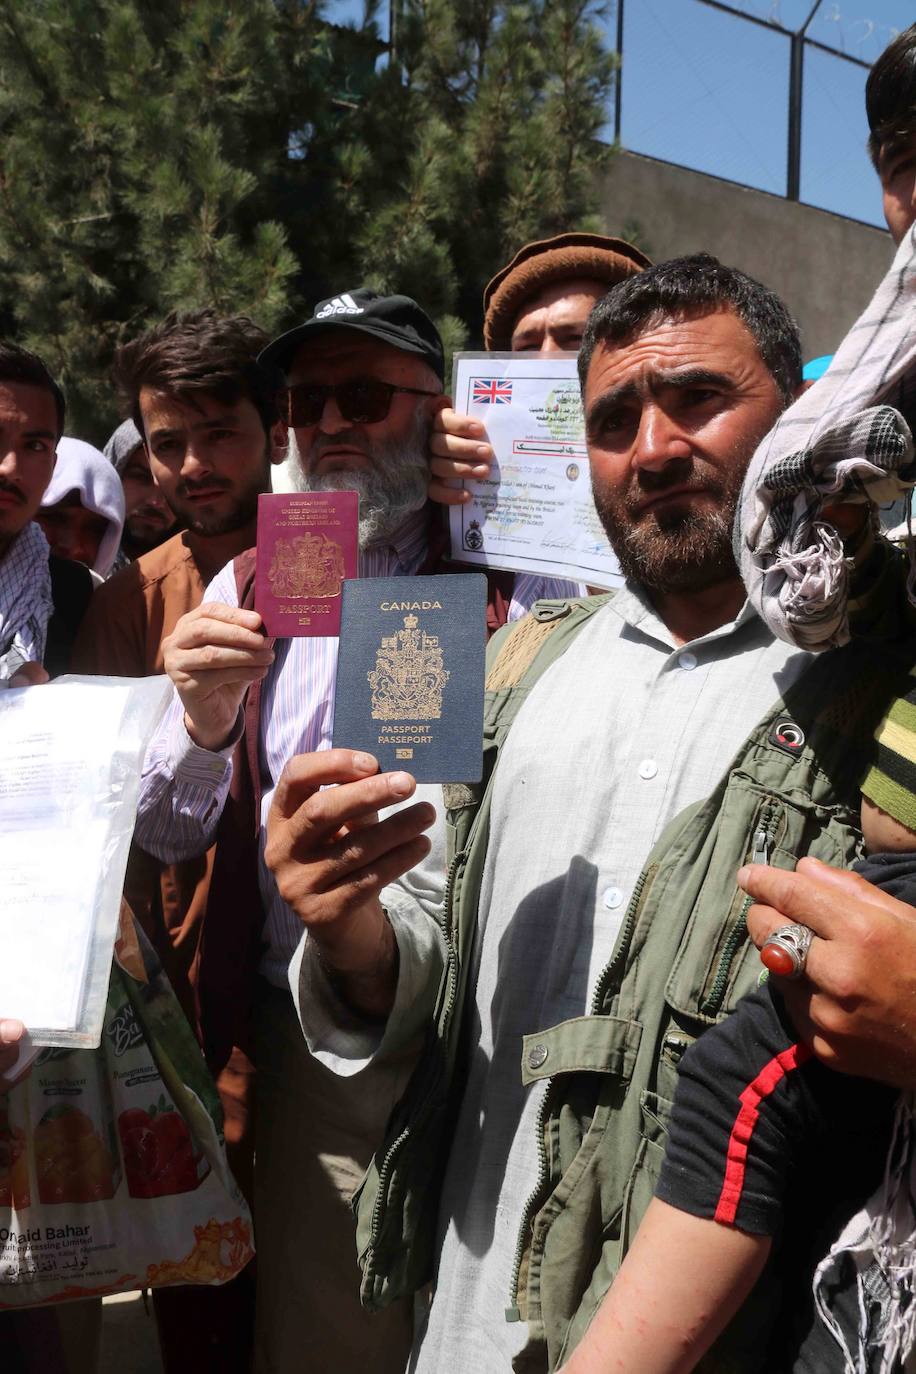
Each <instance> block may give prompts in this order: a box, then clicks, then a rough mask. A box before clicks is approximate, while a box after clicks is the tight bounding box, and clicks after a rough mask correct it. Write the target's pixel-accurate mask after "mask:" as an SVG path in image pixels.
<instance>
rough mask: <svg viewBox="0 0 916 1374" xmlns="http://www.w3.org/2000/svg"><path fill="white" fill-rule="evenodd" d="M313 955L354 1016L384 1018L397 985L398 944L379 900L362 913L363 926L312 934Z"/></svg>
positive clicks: (375, 1019)
mask: <svg viewBox="0 0 916 1374" xmlns="http://www.w3.org/2000/svg"><path fill="white" fill-rule="evenodd" d="M312 941H313V943H314V946H315V955H316V957H317V959H318V962H319V963H320V965H321V967H322V970H323V972H324V974H325V977H326V978H327V980H328V983H329V985H330V987H331V988H332V990H333V992H334V993H335V995H336V996H337V997H338V998H339V999H340V1000H341V1002H343V1004H344V1005H345V1006H346V1007H347V1008H349V1010H350V1011H352V1012H353V1013H354V1014H355V1015H356V1016H361V1017H365V1018H366V1019H367V1020H370V1021H385V1020H387V1018H388V1015H389V1013H390V1011H391V1008H392V1007H393V1006H394V998H395V993H396V992H397V986H398V963H399V959H398V943H397V940H396V939H395V936H394V931H393V930H392V928H391V923H390V921H389V920H388V915H387V912H386V911H385V909H384V907H383V906H382V905H381V903H380V902H376V903H375V904H374V906H373V907H372V908H371V909H370V910H369V911H367V912H366V913H364V914H363V916H362V929H360V931H359V932H358V933H357V937H356V939H354V937H353V932H352V929H351V930H348V931H346V932H340V931H338V930H335V931H334V933H333V935H332V936H331V937H330V938H327V936H325V935H323V934H322V933H321V932H320V930H316V931H314V932H313V933H312Z"/></svg>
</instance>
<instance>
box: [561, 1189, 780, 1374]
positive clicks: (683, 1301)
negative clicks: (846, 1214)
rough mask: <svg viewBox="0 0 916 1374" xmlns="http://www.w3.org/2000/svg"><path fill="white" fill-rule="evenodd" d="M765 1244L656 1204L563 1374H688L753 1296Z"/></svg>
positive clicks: (767, 1242) (766, 1250) (766, 1249)
mask: <svg viewBox="0 0 916 1374" xmlns="http://www.w3.org/2000/svg"><path fill="white" fill-rule="evenodd" d="M770 1245H771V1241H770V1238H769V1237H768V1236H754V1235H749V1234H747V1232H745V1231H738V1230H736V1229H735V1228H734V1227H730V1226H720V1225H719V1223H718V1222H715V1221H710V1220H708V1219H705V1218H701V1217H695V1216H691V1215H690V1213H689V1212H681V1211H679V1210H678V1209H677V1208H676V1207H671V1206H669V1205H668V1203H667V1202H662V1201H661V1200H660V1199H659V1198H653V1200H652V1202H651V1203H650V1204H649V1208H648V1211H647V1212H646V1215H645V1217H644V1218H643V1222H642V1225H641V1226H640V1228H639V1231H638V1232H637V1234H636V1239H635V1240H634V1241H633V1245H632V1247H631V1248H630V1251H629V1253H628V1254H627V1257H626V1259H625V1260H624V1262H623V1264H622V1265H621V1268H620V1272H619V1273H618V1275H617V1278H616V1279H615V1280H614V1285H613V1287H612V1288H611V1290H610V1292H609V1293H608V1295H607V1297H606V1298H605V1299H604V1302H603V1303H602V1304H601V1306H600V1308H599V1309H598V1312H597V1313H596V1315H595V1318H594V1320H593V1321H592V1323H591V1325H590V1327H589V1328H588V1331H587V1332H586V1334H585V1336H584V1337H583V1338H582V1340H581V1342H580V1343H579V1345H578V1346H577V1348H576V1349H575V1351H574V1352H573V1354H572V1356H571V1357H570V1359H569V1360H568V1361H567V1363H566V1364H565V1365H564V1366H563V1370H562V1374H689V1371H690V1370H691V1369H693V1368H694V1366H695V1365H696V1363H697V1361H698V1360H699V1359H700V1358H701V1356H702V1355H703V1354H705V1352H706V1351H707V1350H708V1349H709V1347H710V1345H712V1343H713V1341H714V1340H715V1339H716V1337H717V1336H718V1335H719V1333H720V1331H722V1330H723V1329H724V1328H725V1326H726V1325H727V1324H728V1322H729V1321H730V1320H731V1318H732V1317H733V1316H734V1315H735V1313H736V1312H737V1311H738V1308H739V1307H740V1306H741V1304H742V1303H743V1302H744V1299H745V1298H746V1297H747V1295H748V1294H749V1293H750V1291H751V1289H752V1288H753V1286H754V1284H755V1283H756V1281H757V1278H758V1277H759V1275H760V1271H761V1270H762V1269H763V1266H764V1264H765V1263H766V1259H767V1256H768V1254H769V1252H770Z"/></svg>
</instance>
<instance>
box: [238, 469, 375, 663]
mask: <svg viewBox="0 0 916 1374" xmlns="http://www.w3.org/2000/svg"><path fill="white" fill-rule="evenodd" d="M358 530H359V496H358V495H357V493H356V492H355V491H308V492H305V491H304V492H289V493H287V492H277V493H276V494H270V495H265V496H259V497H258V554H257V564H256V568H255V581H254V605H255V610H256V611H257V612H258V614H259V615H260V617H261V619H262V620H263V621H264V627H265V629H266V630H267V633H268V634H269V635H270V636H271V638H281V639H286V638H291V637H292V636H298V635H338V634H340V600H341V591H342V589H343V583H344V579H345V578H349V577H356V575H357V535H358Z"/></svg>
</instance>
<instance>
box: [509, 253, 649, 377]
mask: <svg viewBox="0 0 916 1374" xmlns="http://www.w3.org/2000/svg"><path fill="white" fill-rule="evenodd" d="M651 266H652V261H651V259H650V258H647V257H646V255H645V253H642V252H640V250H639V249H638V248H634V247H633V244H632V243H627V242H626V240H625V239H612V238H607V237H606V235H604V234H575V233H573V234H557V235H556V237H555V238H552V239H540V240H538V242H536V243H526V244H525V246H524V248H520V249H519V251H518V252H517V253H516V255H515V257H514V258H513V259H512V261H511V262H510V263H509V265H508V266H507V267H503V268H502V270H501V271H499V272H497V273H496V276H495V277H494V278H493V280H492V281H490V282H488V283H487V285H486V286H485V287H484V293H483V309H484V321H483V341H484V347H485V348H486V349H487V350H488V352H491V353H492V352H496V351H503V350H506V349H508V348H510V347H511V346H512V327H513V325H514V324H515V321H516V319H517V318H518V312H519V307H520V306H521V304H522V302H523V301H525V300H527V299H528V298H529V297H530V296H534V295H537V293H538V292H539V291H542V290H543V289H544V287H545V286H550V285H551V284H552V283H553V282H555V281H561V280H562V279H563V278H564V277H592V278H594V279H595V280H596V281H604V282H607V285H608V290H610V288H611V287H612V286H616V285H617V283H618V282H619V281H623V279H624V278H625V277H632V276H633V275H634V274H635V273H636V272H642V271H643V270H644V269H645V268H646V267H651Z"/></svg>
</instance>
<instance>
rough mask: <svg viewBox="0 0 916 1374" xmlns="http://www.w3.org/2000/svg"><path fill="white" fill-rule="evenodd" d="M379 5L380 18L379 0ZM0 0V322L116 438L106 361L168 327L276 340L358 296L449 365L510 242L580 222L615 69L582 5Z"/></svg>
mask: <svg viewBox="0 0 916 1374" xmlns="http://www.w3.org/2000/svg"><path fill="white" fill-rule="evenodd" d="M386 3H387V0H386ZM334 9H335V6H334V4H333V3H322V0H244V3H242V2H241V0H236V2H235V3H233V2H232V0H156V4H155V5H153V4H149V3H144V0H0V326H2V328H3V330H4V332H7V333H9V334H11V335H12V336H14V337H16V338H18V339H20V340H21V341H22V342H24V343H26V344H27V345H28V346H30V347H33V348H35V349H36V351H38V352H39V353H41V354H42V355H43V356H44V357H45V358H46V359H47V361H48V363H49V365H50V366H51V367H52V369H54V370H55V371H56V373H57V374H58V375H59V376H60V377H61V380H62V381H63V383H64V385H65V387H66V389H67V393H68V398H69V401H70V406H71V419H70V424H69V428H70V430H71V432H75V433H79V434H82V435H84V436H86V437H91V438H94V439H96V440H100V439H102V438H103V437H104V436H105V435H106V433H107V432H109V431H110V429H111V428H112V427H113V424H114V421H115V419H116V414H115V402H114V398H113V396H112V394H111V387H110V381H109V368H110V362H111V355H112V352H113V350H114V347H115V346H116V344H117V343H118V342H119V341H120V340H121V339H123V338H127V337H131V336H133V335H134V334H136V333H137V332H138V331H139V330H140V329H142V328H144V327H145V326H147V325H148V324H150V323H152V322H154V321H155V320H157V319H159V318H161V316H162V315H163V314H164V313H165V311H166V310H169V309H171V308H173V307H184V308H189V307H192V306H195V305H201V304H205V303H207V304H209V303H212V304H215V305H216V306H217V307H218V308H220V309H222V310H226V311H233V312H241V311H244V312H247V313H249V314H251V315H253V316H254V317H255V318H256V319H257V320H259V322H260V323H261V324H263V325H264V326H265V327H266V328H267V329H275V328H277V329H278V328H280V327H282V326H283V325H286V324H288V323H290V322H291V321H292V320H294V319H295V318H297V317H298V316H301V314H302V312H303V311H304V310H305V309H306V308H308V306H310V305H311V303H312V302H314V300H315V299H317V298H319V297H321V296H323V295H326V294H329V293H331V292H333V291H339V290H345V289H347V288H350V287H353V286H356V285H362V284H369V285H375V286H378V287H382V288H386V289H391V290H394V289H397V290H400V291H405V292H407V293H408V294H410V295H414V296H416V297H417V298H418V299H419V300H420V302H421V303H422V304H423V305H424V306H425V307H426V308H427V309H428V310H429V311H430V313H431V314H433V315H434V316H435V317H436V319H437V320H438V322H439V324H440V327H441V328H442V330H443V335H444V336H445V338H446V341H447V343H448V345H449V347H450V348H454V347H460V346H462V345H463V344H464V343H465V341H466V340H467V339H468V338H472V339H473V338H477V337H479V330H480V294H481V289H482V286H483V284H484V283H485V282H486V281H487V280H488V278H489V277H490V276H491V275H492V273H493V272H494V271H495V270H497V268H498V267H499V266H500V265H501V264H502V263H504V262H505V261H506V260H507V258H508V257H509V256H510V255H511V254H512V253H513V252H514V251H515V250H516V249H517V248H518V247H519V245H520V244H521V243H523V242H525V241H526V240H527V239H530V238H533V237H539V236H542V235H546V234H550V233H554V232H558V231H560V230H562V229H566V228H572V227H590V226H591V216H592V215H593V212H594V210H595V208H596V195H597V175H596V173H597V171H598V169H599V166H600V164H601V162H602V160H603V158H604V157H606V156H607V151H606V150H602V149H601V148H600V146H599V145H598V144H597V143H596V141H595V140H596V137H597V135H598V134H599V132H600V130H601V128H602V126H603V124H604V121H605V118H606V111H607V108H608V101H609V93H610V86H611V83H612V80H613V57H612V56H611V55H610V54H609V53H608V52H607V50H606V47H605V36H606V30H605V29H603V28H602V26H601V20H602V19H603V17H604V15H603V5H602V4H600V3H597V0H527V2H526V3H521V2H520V0H401V4H400V6H399V13H398V18H397V26H396V50H395V52H394V54H392V55H390V56H389V55H388V54H385V53H384V49H383V45H382V44H381V42H380V41H379V34H378V27H377V23H376V11H377V10H378V4H377V3H369V4H368V5H367V15H366V18H365V20H364V22H363V23H362V24H360V25H358V26H354V27H350V28H342V27H339V26H335V25H334V24H333V23H330V22H328V21H329V20H332V19H333V17H334Z"/></svg>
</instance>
